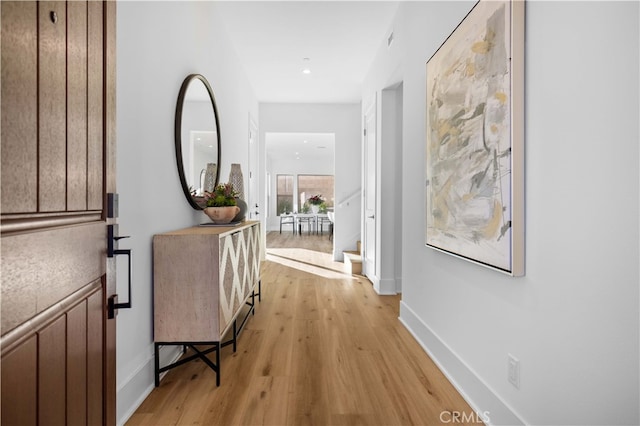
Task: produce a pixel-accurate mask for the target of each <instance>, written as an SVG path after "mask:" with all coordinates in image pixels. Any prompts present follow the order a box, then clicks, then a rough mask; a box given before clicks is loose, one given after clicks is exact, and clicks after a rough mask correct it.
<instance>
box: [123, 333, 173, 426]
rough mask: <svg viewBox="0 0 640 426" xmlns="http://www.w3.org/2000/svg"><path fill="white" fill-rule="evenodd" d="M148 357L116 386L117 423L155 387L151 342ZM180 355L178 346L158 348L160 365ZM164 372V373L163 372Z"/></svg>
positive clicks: (125, 420) (133, 409) (132, 410)
mask: <svg viewBox="0 0 640 426" xmlns="http://www.w3.org/2000/svg"><path fill="white" fill-rule="evenodd" d="M147 353H149V354H150V355H149V357H148V358H147V359H146V360H145V362H143V363H142V365H140V366H139V367H138V368H137V369H136V370H135V371H134V372H133V373H132V374H131V375H130V376H129V377H127V379H125V380H124V381H123V382H122V383H121V384H119V386H118V390H117V393H116V401H117V402H116V404H117V412H116V417H117V419H118V420H117V425H118V426H122V425H124V424H125V423H126V422H127V421H128V420H129V418H130V417H131V416H132V415H133V413H135V412H136V410H137V409H138V407H140V405H142V403H143V402H144V400H145V399H146V398H147V397H148V396H149V394H150V393H151V391H153V389H154V388H155V374H154V368H155V367H154V359H153V343H152V344H151V347H150V349H149V350H148V351H147ZM181 355H182V348H181V347H180V346H164V347H161V348H160V365H167V364H170V363H172V362H174V361H177V360H178V358H180V356H181ZM164 374H166V373H164Z"/></svg>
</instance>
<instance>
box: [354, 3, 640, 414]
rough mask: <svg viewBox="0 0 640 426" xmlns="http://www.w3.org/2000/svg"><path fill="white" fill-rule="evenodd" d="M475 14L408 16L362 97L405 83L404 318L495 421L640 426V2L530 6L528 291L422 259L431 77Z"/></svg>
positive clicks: (445, 261) (487, 273)
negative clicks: (512, 378) (511, 374)
mask: <svg viewBox="0 0 640 426" xmlns="http://www.w3.org/2000/svg"><path fill="white" fill-rule="evenodd" d="M472 6H473V2H465V3H463V2H406V3H403V4H402V5H401V7H400V10H399V13H398V15H397V16H396V19H395V21H394V26H393V30H394V39H395V40H394V44H393V45H392V46H391V48H390V49H389V48H387V46H386V43H385V45H384V46H381V48H380V50H379V54H378V56H377V59H376V61H375V62H374V63H373V65H372V67H371V71H370V73H369V76H368V77H367V79H366V81H365V84H364V87H365V88H364V91H363V98H364V99H367V98H369V97H371V96H372V95H373V94H374V93H376V92H377V93H378V95H379V94H380V90H382V89H383V88H385V87H387V86H389V85H390V84H393V83H396V82H399V81H402V82H403V84H404V108H403V109H404V123H403V161H402V163H403V170H402V194H403V209H402V212H403V221H402V222H403V227H402V252H403V263H402V268H403V269H402V270H403V277H402V278H403V281H402V283H403V294H402V303H401V313H400V318H401V320H402V321H403V322H404V323H405V324H406V325H407V327H408V328H409V329H410V330H411V331H412V333H414V335H415V336H416V338H417V339H418V340H419V341H420V342H421V343H422V344H423V346H424V347H425V349H426V350H427V352H428V353H430V354H431V356H432V357H433V358H434V360H435V361H436V362H437V363H438V364H439V365H440V367H441V368H442V369H443V371H445V373H446V374H447V375H448V377H449V378H450V379H451V381H452V382H453V383H454V384H455V385H456V386H457V387H458V389H459V390H460V391H461V392H462V394H463V395H464V396H465V397H466V398H467V400H468V401H469V402H470V403H471V404H472V405H473V406H474V407H475V408H476V409H477V410H478V411H479V412H480V413H481V414H482V413H483V412H488V413H487V414H488V417H489V418H490V423H491V424H517V423H526V424H559V425H569V424H584V425H586V424H638V423H639V422H640V413H639V404H638V401H639V399H640V391H639V376H640V371H639V365H638V359H639V358H640V356H639V355H640V354H639V345H640V341H639V338H640V327H639V314H640V313H639V305H640V303H639V302H640V301H639V297H640V295H639V286H638V283H639V282H640V271H639V259H640V255H639V241H640V238H639V223H638V217H639V193H640V185H639V180H640V176H639V169H640V167H639V159H640V153H639V149H638V148H639V144H638V140H639V136H640V135H639V131H638V116H639V114H640V111H639V95H638V93H639V87H638V75H639V71H640V70H639V50H640V49H639V47H640V46H639V39H640V37H639V32H638V31H639V27H640V25H639V16H640V14H639V4H638V3H637V2H533V1H530V2H527V12H526V43H527V45H526V49H527V51H526V105H525V110H526V119H525V121H526V135H525V144H526V154H525V161H526V172H525V174H526V189H525V191H526V275H525V276H524V277H522V278H512V277H509V276H506V275H503V274H501V273H498V272H495V271H492V270H489V269H486V268H483V267H481V266H478V265H475V264H471V263H469V262H465V261H463V260H461V259H458V258H454V257H452V256H448V255H446V254H443V253H440V252H436V251H434V250H432V249H430V248H428V247H426V246H425V237H424V230H425V225H424V223H425V219H424V218H425V206H424V177H425V170H424V164H425V117H426V115H425V114H426V106H425V93H426V87H425V69H426V67H425V64H426V62H427V60H428V59H429V57H431V55H432V54H433V53H434V52H435V50H436V49H437V48H438V47H439V46H440V44H441V43H442V42H443V41H444V40H445V38H446V37H447V36H448V35H449V34H450V32H451V31H452V30H453V29H454V28H455V27H456V25H457V24H458V23H459V22H460V20H461V19H463V17H464V16H465V15H466V13H467V12H468V11H469V10H470V8H471V7H472ZM507 354H512V355H513V356H515V357H516V358H518V359H519V361H520V379H521V384H520V389H516V388H515V387H513V386H512V385H511V384H510V383H509V382H508V381H507Z"/></svg>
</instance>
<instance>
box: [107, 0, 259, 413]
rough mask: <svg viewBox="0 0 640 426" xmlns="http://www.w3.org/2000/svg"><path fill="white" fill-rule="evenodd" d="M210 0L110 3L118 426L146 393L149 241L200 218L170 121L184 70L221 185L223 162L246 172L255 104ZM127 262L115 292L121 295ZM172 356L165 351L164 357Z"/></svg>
mask: <svg viewBox="0 0 640 426" xmlns="http://www.w3.org/2000/svg"><path fill="white" fill-rule="evenodd" d="M215 7H216V6H215V3H214V2H187V1H185V2H156V1H152V2H126V1H125V2H119V3H118V6H117V161H118V170H117V174H118V175H117V185H118V191H119V193H120V234H121V235H131V238H129V239H127V240H123V241H121V243H120V245H121V247H128V248H129V247H130V248H132V249H133V256H132V259H133V260H132V262H133V268H132V269H133V296H132V302H133V308H132V309H130V310H121V311H120V312H119V314H118V317H117V333H118V339H117V345H118V351H117V386H118V389H117V391H118V396H117V398H118V407H117V416H118V422H119V423H122V422H123V421H124V420H126V419H127V418H128V416H129V415H130V414H131V412H132V410H135V408H137V406H138V405H139V404H140V403H141V402H142V400H143V399H144V398H145V397H146V395H147V394H148V392H150V391H151V389H152V388H153V322H152V319H153V312H152V304H153V295H152V237H153V235H154V234H156V233H161V232H166V231H170V230H173V229H179V228H184V227H188V226H192V225H196V224H198V223H201V222H204V221H208V219H206V218H205V216H204V214H203V213H202V212H199V211H195V210H193V209H192V208H191V207H190V206H189V204H187V200H186V199H185V197H184V194H183V192H182V188H181V186H180V181H179V178H178V172H177V168H176V160H175V149H174V133H173V132H174V116H175V108H176V101H177V97H178V92H179V89H180V85H181V84H182V81H183V80H184V78H185V77H186V76H187V75H188V74H191V73H200V74H203V75H204V76H205V77H206V78H207V79H208V80H209V83H210V84H211V87H212V89H213V91H214V94H215V97H216V103H217V107H218V112H219V121H220V133H221V138H222V162H221V172H220V180H221V181H223V182H226V181H227V180H228V176H229V171H230V168H231V166H230V165H231V163H240V164H241V165H242V168H243V170H244V171H245V188H246V187H247V185H248V182H246V178H247V176H246V171H247V170H248V142H247V141H248V125H249V114H251V115H252V117H254V119H256V120H257V118H258V103H257V100H256V97H255V95H254V93H253V89H252V88H251V86H250V84H249V82H248V80H247V78H246V77H245V75H244V71H243V68H242V66H241V65H240V64H239V62H238V59H237V57H236V55H235V52H234V51H233V50H231V48H230V47H229V43H228V41H227V39H226V35H225V33H224V32H223V31H222V30H221V28H222V25H221V23H220V22H218V18H217V15H216V13H215ZM126 266H127V265H126V262H124V261H122V262H121V261H118V289H119V294H121V295H122V296H121V297H124V294H125V293H126V291H125V289H126ZM173 355H175V353H174V352H173V351H164V352H163V358H168V357H171V356H173Z"/></svg>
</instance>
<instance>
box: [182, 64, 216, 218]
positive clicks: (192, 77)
mask: <svg viewBox="0 0 640 426" xmlns="http://www.w3.org/2000/svg"><path fill="white" fill-rule="evenodd" d="M193 80H200V81H201V82H202V83H203V84H204V86H205V87H206V88H207V92H208V93H209V98H210V99H211V105H212V106H213V115H214V118H215V121H216V136H217V139H218V158H217V165H218V167H217V168H216V169H217V170H216V181H215V185H216V186H217V185H218V180H219V179H220V158H221V155H220V154H221V149H222V143H221V138H220V122H219V121H218V107H217V106H216V98H215V96H213V90H212V89H211V86H210V85H209V82H208V81H207V79H206V78H205V77H204V76H203V75H201V74H189V75H188V76H187V78H185V79H184V81H183V82H182V86H180V92H179V93H178V102H177V104H176V118H175V128H174V140H175V147H176V164H177V166H178V175H179V176H180V183H181V184H182V190H183V191H184V195H185V197H187V201H188V202H189V204H190V205H191V207H193V208H194V209H196V210H203V209H204V207H203V206H201V205H199V204H198V203H197V202H196V200H195V199H194V197H193V196H192V195H191V193H190V192H189V184H188V183H187V178H186V176H185V175H184V162H183V161H182V109H183V106H184V100H185V96H186V94H187V88H188V87H189V84H190V83H191V82H192V81H193Z"/></svg>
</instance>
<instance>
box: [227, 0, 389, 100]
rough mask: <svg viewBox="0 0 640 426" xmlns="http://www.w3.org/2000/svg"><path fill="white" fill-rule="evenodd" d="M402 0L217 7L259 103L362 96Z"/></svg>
mask: <svg viewBox="0 0 640 426" xmlns="http://www.w3.org/2000/svg"><path fill="white" fill-rule="evenodd" d="M398 5H399V3H398V2H386V1H327V0H325V1H219V2H216V10H217V12H218V13H219V14H220V16H221V18H222V21H223V22H224V25H225V27H226V28H225V29H226V32H227V33H228V34H229V37H230V42H231V44H232V45H233V47H234V48H235V50H236V52H237V54H238V56H239V58H240V61H241V62H242V64H243V66H244V68H245V71H246V74H247V76H248V78H249V80H250V82H251V84H252V85H253V88H254V90H255V92H256V95H257V97H258V101H259V102H275V103H278V102H283V103H286V102H290V103H357V102H360V100H361V88H362V81H363V80H364V78H365V76H366V73H367V72H368V71H369V68H370V66H371V64H372V63H373V59H374V57H375V54H376V52H377V50H378V48H379V47H380V45H381V44H382V43H383V41H384V40H386V38H387V37H388V35H389V34H387V33H388V32H389V30H390V25H391V21H392V19H393V17H394V15H395V13H396V10H397V8H398ZM303 58H309V60H308V61H305V60H304V59H303ZM304 68H309V69H310V70H311V73H310V74H303V73H302V70H303V69H304Z"/></svg>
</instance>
